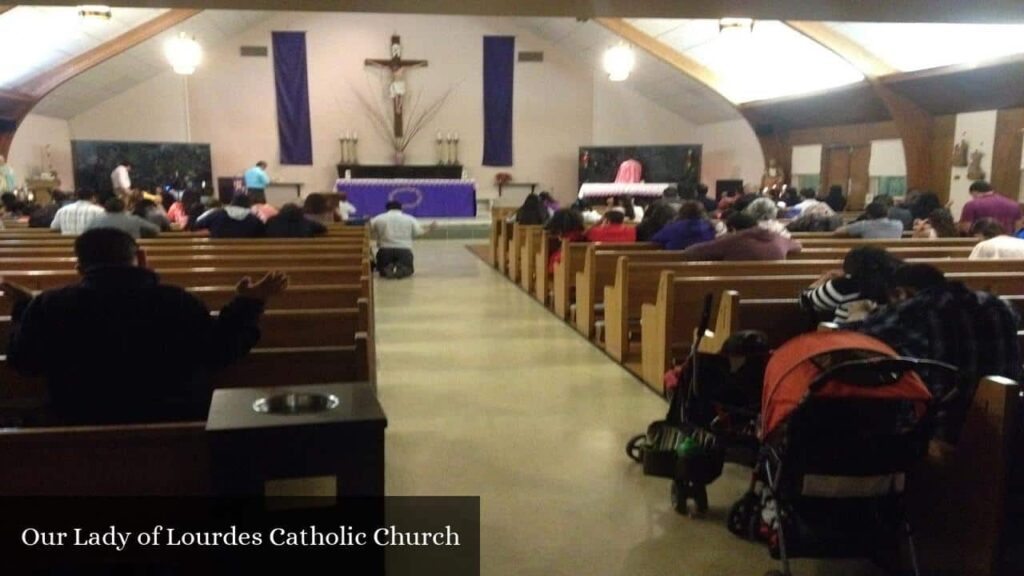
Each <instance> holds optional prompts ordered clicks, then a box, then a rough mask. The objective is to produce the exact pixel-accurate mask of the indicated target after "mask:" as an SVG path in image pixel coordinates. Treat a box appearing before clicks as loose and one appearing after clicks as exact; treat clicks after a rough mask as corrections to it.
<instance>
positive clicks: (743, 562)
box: [376, 241, 876, 576]
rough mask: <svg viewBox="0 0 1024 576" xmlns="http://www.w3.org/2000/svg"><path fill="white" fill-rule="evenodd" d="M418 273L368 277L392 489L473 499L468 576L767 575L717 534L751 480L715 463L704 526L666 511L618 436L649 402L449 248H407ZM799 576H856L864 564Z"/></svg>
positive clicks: (749, 551)
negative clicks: (477, 502) (472, 574)
mask: <svg viewBox="0 0 1024 576" xmlns="http://www.w3.org/2000/svg"><path fill="white" fill-rule="evenodd" d="M416 265H417V269H418V271H417V273H416V276H414V277H413V278H410V279H407V280H401V281H387V280H384V281H380V280H379V281H377V291H376V297H377V300H376V306H377V351H378V357H379V358H378V360H379V364H378V378H379V390H380V398H381V403H382V404H383V406H384V409H385V411H386V412H387V414H388V420H389V427H388V432H387V450H388V454H387V488H388V493H389V494H391V495H474V496H479V497H480V499H481V515H482V518H481V526H482V551H481V555H482V557H481V564H482V574H484V575H485V576H492V575H495V576H497V575H502V576H504V575H513V574H515V575H537V576H541V575H543V576H553V575H561V574H572V575H580V574H587V575H598V576H603V575H651V576H654V575H670V574H673V575H683V576H738V575H760V574H762V573H763V572H764V571H766V570H769V569H772V568H775V567H777V564H776V563H774V562H773V561H772V560H771V558H770V557H769V556H768V552H767V550H766V549H765V548H763V547H762V546H760V545H755V544H751V543H748V542H744V541H743V540H740V539H738V538H736V537H734V536H733V535H732V534H730V533H729V532H728V530H726V528H725V516H726V514H727V512H728V509H729V506H730V505H731V504H732V502H734V501H735V500H736V499H737V498H738V497H739V496H740V495H741V494H742V493H743V491H744V489H745V488H746V485H747V481H748V479H749V471H748V470H745V469H742V468H739V467H731V466H729V467H727V469H726V471H725V473H724V474H723V476H722V478H721V479H719V480H718V481H717V482H715V483H714V484H713V485H712V486H711V487H710V491H709V492H710V500H711V510H710V512H709V513H708V515H707V516H706V517H705V518H702V519H693V518H688V517H684V516H679V515H677V514H676V513H675V512H674V511H673V510H672V508H671V504H670V502H669V482H668V481H667V480H663V479H658V478H648V477H645V476H644V475H643V474H642V473H641V470H640V468H639V466H638V465H634V464H632V463H631V461H630V460H628V459H627V458H626V455H625V453H624V451H623V448H624V445H625V443H626V441H627V440H628V439H629V438H630V437H631V436H633V435H634V434H637V433H639V432H642V431H643V430H645V429H646V427H647V424H648V423H649V422H650V421H651V420H655V419H657V418H659V417H662V416H663V415H664V412H665V409H666V405H665V403H664V402H663V401H662V400H661V399H660V398H658V397H657V396H656V395H654V394H652V393H651V392H649V391H648V390H647V389H646V388H645V387H644V386H643V385H641V384H640V383H639V382H638V381H637V380H635V379H634V378H633V377H632V376H630V375H629V374H628V373H626V372H625V371H623V370H622V369H621V368H620V367H619V366H618V365H616V364H615V363H614V362H612V361H611V360H610V359H609V358H608V357H606V356H605V355H604V354H602V353H601V352H599V351H598V350H597V349H596V348H594V347H593V346H591V345H590V344H589V343H587V342H586V341H585V340H584V339H583V338H581V337H580V336H579V335H578V334H577V333H576V332H575V331H573V330H572V329H570V328H569V327H568V326H567V325H565V324H563V323H562V322H560V321H558V320H557V319H555V317H554V316H553V315H551V314H550V313H548V312H547V311H546V310H544V308H543V307H541V306H540V305H539V304H538V303H537V302H536V301H535V300H533V299H532V298H530V297H528V296H527V295H526V294H525V293H524V292H523V291H521V290H520V289H519V288H517V287H516V286H514V285H513V284H512V283H511V282H509V281H508V280H506V279H505V278H504V277H502V276H501V275H499V274H498V273H496V272H495V271H494V270H493V269H491V268H490V267H488V266H487V265H485V264H484V263H483V262H482V261H481V260H479V259H478V258H476V257H475V256H474V255H472V254H471V253H470V252H469V251H468V250H466V248H465V247H464V246H463V245H462V244H461V243H458V242H445V241H427V242H420V243H419V244H417V246H416ZM795 573H796V574H799V575H812V574H814V575H825V574H828V575H829V576H840V575H847V574H849V575H854V574H856V575H868V574H876V571H875V570H874V569H872V568H871V567H869V566H866V565H865V563H862V562H837V563H819V562H809V561H800V562H797V563H796V564H795Z"/></svg>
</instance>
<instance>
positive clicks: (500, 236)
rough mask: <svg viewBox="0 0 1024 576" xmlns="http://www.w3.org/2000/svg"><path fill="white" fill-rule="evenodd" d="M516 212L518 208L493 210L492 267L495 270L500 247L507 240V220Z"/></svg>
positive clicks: (494, 208) (495, 208) (496, 208)
mask: <svg viewBox="0 0 1024 576" xmlns="http://www.w3.org/2000/svg"><path fill="white" fill-rule="evenodd" d="M515 211H516V208H512V207H506V206H503V207H498V206H495V207H493V208H491V244H490V247H491V265H492V266H494V267H495V268H497V267H498V257H499V246H500V245H501V242H502V241H503V240H504V239H506V236H505V234H504V227H505V220H506V219H507V218H508V216H509V214H511V213H513V212H515ZM502 254H503V252H502Z"/></svg>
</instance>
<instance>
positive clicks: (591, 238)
mask: <svg viewBox="0 0 1024 576" xmlns="http://www.w3.org/2000/svg"><path fill="white" fill-rule="evenodd" d="M585 237H586V239H587V241H588V242H626V243H629V242H636V226H631V225H628V224H626V215H625V214H624V213H623V212H620V211H618V210H609V211H608V212H605V215H604V219H603V221H602V222H601V223H600V224H598V225H597V226H593V227H591V228H590V229H589V230H587V232H586V234H585Z"/></svg>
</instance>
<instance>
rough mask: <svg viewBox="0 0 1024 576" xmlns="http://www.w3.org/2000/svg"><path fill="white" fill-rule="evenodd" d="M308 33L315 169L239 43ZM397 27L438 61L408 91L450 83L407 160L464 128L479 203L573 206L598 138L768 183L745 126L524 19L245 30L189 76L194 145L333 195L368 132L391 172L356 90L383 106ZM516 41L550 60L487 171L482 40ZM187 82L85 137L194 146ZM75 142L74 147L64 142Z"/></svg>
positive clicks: (368, 150) (303, 20)
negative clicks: (651, 92) (651, 88)
mask: <svg viewBox="0 0 1024 576" xmlns="http://www.w3.org/2000/svg"><path fill="white" fill-rule="evenodd" d="M275 30H294V31H305V32H306V34H307V36H306V41H307V48H308V69H309V78H310V86H309V87H310V111H311V115H312V123H313V165H312V166H281V165H280V164H279V163H278V141H277V121H276V103H275V95H274V78H273V59H272V57H271V58H242V57H240V56H239V54H238V47H239V46H241V45H264V46H268V47H269V46H270V44H271V31H275ZM394 32H398V33H399V34H400V35H401V36H402V44H403V46H404V48H405V53H404V56H405V57H406V58H411V59H426V60H428V61H429V67H427V68H422V69H416V70H413V71H412V72H410V73H409V74H408V76H407V82H408V86H409V91H410V94H414V93H418V94H422V95H423V98H424V100H426V101H429V100H432V99H434V98H436V97H437V96H439V95H441V94H442V93H444V91H446V90H448V89H449V88H452V89H453V91H452V93H451V97H450V99H449V101H448V103H447V104H446V105H445V107H444V109H443V110H442V111H441V113H440V114H439V115H438V117H437V118H436V119H435V120H434V121H433V122H432V123H431V124H430V125H428V126H427V127H426V128H425V130H424V131H423V133H422V134H421V135H420V136H419V138H418V139H416V140H414V141H413V143H412V145H411V146H410V148H409V149H408V150H407V152H406V162H407V163H409V164H433V163H434V162H435V161H436V156H435V148H434V135H435V134H436V132H438V131H443V132H445V133H447V132H458V133H459V135H460V137H461V143H460V159H461V160H462V163H463V164H464V165H465V166H466V169H467V171H468V172H469V175H470V177H472V178H475V179H476V180H477V183H478V188H479V189H480V194H481V196H485V197H486V196H491V195H494V194H495V193H496V191H495V188H494V186H493V179H494V174H495V173H497V172H509V173H511V174H512V175H513V177H514V178H515V179H516V180H518V181H536V182H540V183H541V185H542V187H544V188H546V189H550V190H552V191H553V192H554V194H555V195H556V196H557V197H558V198H559V199H561V200H563V201H567V200H569V199H571V198H573V197H575V194H576V180H577V165H576V161H577V158H576V155H577V151H578V148H579V147H580V146H586V145H595V144H605V145H612V144H675V143H678V144H685V143H695V144H703V146H704V154H703V167H702V180H703V181H704V182H706V183H707V184H708V185H709V186H711V187H712V188H714V182H715V180H717V179H732V178H742V179H744V180H745V181H748V182H758V181H759V180H760V177H761V171H762V170H763V168H764V161H763V158H762V156H761V150H760V147H759V145H758V142H757V139H756V137H755V136H754V134H753V131H752V130H751V129H750V127H749V126H748V125H747V123H746V122H745V121H743V120H735V121H730V122H721V123H717V124H709V125H703V126H698V125H694V124H693V123H691V122H689V121H687V120H686V119H684V118H682V117H680V116H678V115H676V114H674V113H672V112H670V111H668V110H666V109H664V108H662V107H661V106H659V105H658V104H657V103H655V102H653V101H651V100H648V99H647V98H645V97H643V96H641V95H640V94H638V93H636V92H634V91H633V90H632V89H631V88H630V87H629V86H628V82H627V83H626V84H624V85H623V84H613V83H610V82H608V81H607V79H606V78H604V77H603V76H601V75H598V76H599V77H598V78H595V75H594V73H593V69H592V67H590V66H586V65H581V64H585V63H586V61H585V59H583V58H581V57H580V56H579V55H578V54H575V53H570V52H567V51H566V49H565V48H564V47H558V46H555V45H552V44H550V43H548V42H547V41H545V40H543V39H541V38H539V37H535V36H533V35H531V34H529V33H528V32H526V31H524V30H523V28H522V27H521V26H519V25H518V24H517V23H516V21H515V19H513V18H479V17H451V16H422V15H380V14H349V13H292V12H282V13H279V14H276V15H275V16H273V17H272V18H270V19H268V20H266V21H263V22H261V23H259V24H257V25H256V26H254V27H253V28H250V29H248V30H246V31H245V32H243V33H241V34H240V35H238V36H236V37H234V38H231V39H229V40H226V41H224V42H222V43H221V44H220V45H217V46H208V47H207V49H206V52H205V54H204V61H203V64H202V66H201V67H200V68H199V70H198V71H197V72H196V74H195V75H194V76H192V77H190V79H189V80H188V110H189V117H190V121H191V141H192V142H202V143H209V144H210V145H211V149H212V154H213V171H214V175H215V176H230V175H237V174H240V173H241V172H242V171H244V170H245V169H246V168H247V167H249V166H251V165H252V164H253V163H254V162H255V161H257V160H261V159H262V160H266V161H267V162H269V164H270V170H269V171H270V173H271V176H272V177H273V178H275V179H277V180H281V181H299V182H303V183H305V185H306V188H305V190H306V191H307V192H311V191H318V190H326V189H328V188H330V187H331V186H332V185H333V183H334V180H335V178H336V176H337V174H336V168H335V165H336V164H337V163H338V161H339V160H340V155H341V154H340V146H339V143H338V137H339V136H340V134H341V133H342V132H352V131H355V132H358V133H359V137H360V141H359V159H360V161H361V162H362V163H364V164H377V163H382V164H390V163H391V162H392V153H391V150H390V148H389V146H388V144H387V143H386V142H385V140H384V139H383V138H381V137H380V136H379V135H378V134H377V133H375V131H374V128H373V124H372V121H371V120H370V118H368V116H367V114H366V112H365V111H364V110H363V108H362V107H361V106H360V104H359V103H358V100H357V98H356V96H355V94H356V91H359V92H361V93H363V94H366V95H367V96H368V97H370V98H373V99H378V100H383V96H384V94H383V92H384V85H383V84H382V83H381V82H380V81H379V80H380V78H381V75H380V74H379V73H378V72H375V71H371V70H367V68H366V67H365V66H364V64H363V61H364V60H365V59H366V58H372V57H378V58H379V57H384V56H386V55H387V53H388V43H389V38H390V36H391V34H392V33H394ZM485 35H515V36H516V50H517V51H521V50H542V51H544V54H545V58H544V62H542V63H522V64H519V63H517V65H516V68H515V99H514V128H513V129H514V140H513V141H514V150H513V155H514V158H513V160H514V162H515V164H514V165H513V166H511V167H508V168H490V167H484V166H482V165H481V157H482V153H483V141H482V140H483V99H482V92H483V76H482V74H481V69H482V67H483V62H482V60H483V48H482V45H483V40H482V37H483V36H485ZM183 89H184V81H183V80H182V78H181V77H180V76H177V75H175V74H173V73H171V72H170V71H168V72H167V73H165V74H162V75H160V76H158V77H156V78H153V79H151V80H149V81H147V82H144V83H142V84H140V85H138V86H136V87H134V88H132V89H130V90H128V91H126V92H124V93H122V94H119V95H117V96H114V97H113V98H111V99H109V100H107V101H105V102H103V103H101V104H100V105H98V106H96V107H94V108H93V109H91V110H88V111H86V112H84V113H82V114H79V115H78V116H76V117H75V118H72V119H71V120H70V136H71V137H72V138H77V139H102V140H128V141H151V142H181V141H185V140H186V130H185V110H186V108H185V106H186V104H185V101H186V99H185V95H184V93H183ZM64 145H65V146H66V144H64Z"/></svg>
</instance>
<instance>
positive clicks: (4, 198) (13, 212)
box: [0, 192, 30, 218]
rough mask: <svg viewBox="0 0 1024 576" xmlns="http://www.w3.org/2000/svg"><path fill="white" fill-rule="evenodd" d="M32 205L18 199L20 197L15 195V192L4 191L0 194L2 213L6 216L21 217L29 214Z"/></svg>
mask: <svg viewBox="0 0 1024 576" xmlns="http://www.w3.org/2000/svg"><path fill="white" fill-rule="evenodd" d="M29 206H30V205H29V204H28V203H27V202H22V201H21V200H18V197H17V196H15V195H14V192H4V193H3V194H0V215H3V216H4V217H5V218H21V217H23V216H28V207H29Z"/></svg>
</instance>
